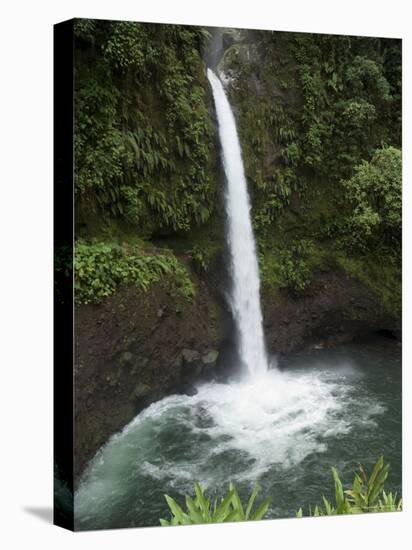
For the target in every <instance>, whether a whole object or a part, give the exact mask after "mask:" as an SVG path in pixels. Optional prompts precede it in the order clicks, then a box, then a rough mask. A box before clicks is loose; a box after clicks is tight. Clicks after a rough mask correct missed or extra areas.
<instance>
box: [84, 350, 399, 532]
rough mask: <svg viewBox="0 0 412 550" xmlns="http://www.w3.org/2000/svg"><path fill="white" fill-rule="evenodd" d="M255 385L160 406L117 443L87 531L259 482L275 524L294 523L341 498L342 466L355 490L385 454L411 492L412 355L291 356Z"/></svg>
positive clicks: (89, 486) (212, 388)
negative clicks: (335, 472)
mask: <svg viewBox="0 0 412 550" xmlns="http://www.w3.org/2000/svg"><path fill="white" fill-rule="evenodd" d="M278 366H279V369H273V370H271V371H269V372H268V373H267V374H264V375H263V376H262V377H260V378H258V379H257V380H255V381H254V382H253V383H250V382H232V383H229V384H212V383H211V384H205V385H203V386H200V387H199V388H198V390H199V391H198V393H197V395H195V396H191V397H189V396H182V395H178V396H177V395H175V396H171V397H168V398H166V399H163V400H162V401H159V402H157V403H154V404H153V405H151V406H150V407H148V408H147V409H146V410H145V411H143V412H142V413H141V414H139V415H138V416H137V417H136V418H135V419H134V420H133V421H132V422H131V423H130V424H129V425H128V426H126V428H125V429H124V430H123V431H122V432H121V433H119V434H116V435H115V436H113V437H112V438H111V439H110V440H109V442H108V443H107V444H106V446H104V447H103V448H102V449H101V450H100V451H99V452H98V454H97V455H96V457H95V458H94V460H93V461H92V462H91V464H90V465H89V468H88V469H87V471H86V472H85V474H84V476H83V479H82V481H81V483H80V486H79V489H78V491H77V493H76V496H75V510H76V513H75V516H76V525H77V528H78V529H100V528H114V527H131V526H144V525H158V524H159V518H160V517H168V509H167V506H166V503H165V501H164V496H163V495H164V493H167V494H170V495H171V496H173V497H175V498H176V499H178V500H182V497H183V495H184V494H185V493H192V491H193V483H194V482H195V481H198V482H200V483H201V484H202V485H203V486H204V487H206V488H207V489H208V492H209V493H210V494H211V495H214V494H218V495H220V494H222V493H223V492H224V491H225V490H226V488H227V484H228V482H229V481H234V482H235V483H236V485H237V487H238V489H239V492H240V494H241V496H243V497H246V496H247V495H248V494H249V493H250V491H251V488H252V487H253V484H254V483H255V482H256V481H258V482H259V483H260V485H261V486H262V493H261V496H263V495H272V505H271V508H270V510H269V517H272V518H276V517H290V516H294V515H295V512H296V510H297V509H298V508H299V507H300V506H303V508H304V509H305V508H307V506H308V505H309V504H314V503H317V502H319V498H320V497H321V494H323V493H324V494H325V495H326V496H327V495H328V494H330V487H331V486H332V483H331V475H330V467H331V466H333V465H335V466H337V468H338V469H339V471H340V472H341V474H342V478H343V480H344V482H346V483H347V482H349V481H351V478H352V472H353V470H354V469H355V468H356V467H357V465H358V463H359V462H362V463H364V464H365V465H366V466H370V465H372V463H374V462H375V460H376V459H377V458H378V457H379V456H380V455H381V454H383V455H384V457H385V459H386V461H388V462H390V463H391V466H392V469H391V473H390V477H389V483H388V489H391V490H395V491H398V493H400V492H401V350H400V347H399V346H398V345H397V344H396V343H395V342H393V341H391V340H388V339H376V340H371V341H368V342H363V343H362V344H353V345H349V346H344V347H340V348H337V349H335V350H333V351H332V350H318V351H313V352H309V353H304V354H303V353H302V354H296V355H293V356H290V357H288V358H286V359H283V360H281V361H280V362H279V365H278Z"/></svg>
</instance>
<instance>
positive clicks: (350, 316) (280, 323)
mask: <svg viewBox="0 0 412 550" xmlns="http://www.w3.org/2000/svg"><path fill="white" fill-rule="evenodd" d="M197 287H198V290H197V295H196V298H195V300H194V301H193V302H192V303H189V302H186V301H184V300H181V299H178V298H176V297H173V296H170V295H169V294H168V291H167V288H164V287H163V286H162V285H160V284H159V285H156V286H153V287H152V288H151V289H150V290H149V291H148V292H147V293H141V292H140V293H139V292H138V291H137V290H136V289H135V288H134V287H124V288H122V289H121V290H120V291H118V292H117V293H116V294H114V295H113V296H111V297H110V298H108V299H106V300H105V302H103V303H102V304H100V305H97V306H91V305H88V306H78V307H77V308H76V366H75V387H76V392H75V429H76V450H75V475H76V479H77V481H78V479H79V476H80V475H81V473H82V472H83V470H84V468H85V466H86V464H87V462H88V461H89V460H90V459H91V458H92V457H93V456H94V454H95V452H96V451H97V450H98V449H99V447H100V446H101V445H103V444H104V443H105V442H106V441H107V439H108V438H109V437H110V436H111V435H112V434H113V433H115V432H116V431H118V430H121V429H122V428H123V427H124V426H125V425H126V424H127V423H128V422H129V421H130V420H132V419H133V417H134V416H135V415H136V414H137V413H138V412H139V411H141V410H142V409H143V408H145V407H146V406H148V405H149V404H150V403H152V402H154V401H156V400H158V399H161V398H162V397H164V396H166V395H169V394H172V393H177V392H183V393H188V394H191V393H192V392H195V391H196V389H195V386H194V384H195V383H197V382H199V381H202V380H210V379H213V378H222V377H223V378H224V377H225V376H227V375H228V374H229V373H230V372H233V367H236V359H235V357H234V353H233V348H234V346H233V341H234V336H233V326H232V324H231V319H230V314H229V312H228V310H227V307H226V305H225V303H224V301H223V298H220V296H219V295H217V294H216V292H214V289H213V291H212V290H211V288H210V287H209V286H208V284H207V282H206V281H202V280H198V282H197ZM263 309H264V327H265V336H266V339H267V345H268V351H269V353H271V354H274V355H276V354H282V353H289V352H293V351H295V350H299V349H302V348H305V347H312V346H321V347H328V346H331V345H334V344H336V343H341V342H345V341H349V340H351V339H353V338H354V337H356V336H357V335H359V334H361V333H365V332H371V331H379V330H385V331H389V332H391V333H392V334H394V335H396V334H399V332H400V323H399V321H397V320H396V319H394V318H391V317H390V316H388V314H387V313H385V311H384V310H383V309H382V306H381V305H380V302H379V300H378V299H377V298H376V297H375V296H374V295H373V294H372V293H371V292H370V291H369V290H368V289H367V288H366V287H364V286H363V285H362V284H361V283H359V282H358V281H356V280H355V279H352V278H350V277H349V276H348V275H347V274H345V273H344V272H329V273H323V274H319V275H318V277H317V278H316V279H315V280H314V282H313V283H312V285H311V286H310V288H309V289H308V291H307V292H306V293H305V294H304V295H303V296H299V297H293V296H291V295H290V294H288V293H286V292H285V293H283V294H282V293H280V294H278V295H277V296H265V295H263ZM230 367H232V370H231V369H230Z"/></svg>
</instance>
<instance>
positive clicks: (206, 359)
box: [202, 349, 219, 366]
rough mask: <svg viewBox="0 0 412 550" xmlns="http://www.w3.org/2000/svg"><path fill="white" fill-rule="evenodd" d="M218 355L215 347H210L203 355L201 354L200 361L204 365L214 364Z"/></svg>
mask: <svg viewBox="0 0 412 550" xmlns="http://www.w3.org/2000/svg"><path fill="white" fill-rule="evenodd" d="M218 357H219V352H218V351H217V350H215V349H211V350H210V351H208V352H207V353H205V355H202V363H203V364H204V365H205V366H211V365H214V364H215V363H216V361H217V358H218Z"/></svg>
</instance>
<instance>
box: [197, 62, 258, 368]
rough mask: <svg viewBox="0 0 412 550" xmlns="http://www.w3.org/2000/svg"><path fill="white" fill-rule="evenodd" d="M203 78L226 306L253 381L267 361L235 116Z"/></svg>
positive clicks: (217, 88) (217, 84) (218, 88)
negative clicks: (218, 192) (215, 153)
mask: <svg viewBox="0 0 412 550" xmlns="http://www.w3.org/2000/svg"><path fill="white" fill-rule="evenodd" d="M207 76H208V79H209V82H210V84H211V86H212V92H213V98H214V102H215V107H216V114H217V119H218V126H219V138H220V142H221V146H222V153H223V167H224V171H225V175H226V181H227V187H226V193H225V203H226V211H227V216H228V232H227V233H228V235H227V238H228V244H229V250H230V260H231V273H232V290H231V296H230V302H231V303H230V305H231V308H232V311H233V315H234V318H235V323H236V327H237V331H238V337H239V355H240V357H241V360H242V361H243V363H244V364H245V365H246V367H247V370H248V373H249V375H250V376H252V377H253V378H256V377H258V376H259V375H261V374H264V373H265V372H266V371H267V368H268V361H267V356H266V349H265V340H264V335H263V327H262V310H261V306H260V281H259V266H258V261H257V257H256V245H255V239H254V236H253V229H252V221H251V218H250V200H249V195H248V191H247V184H246V177H245V172H244V167H243V161H242V153H241V148H240V143H239V138H238V135H237V129H236V122H235V117H234V115H233V112H232V109H231V107H230V103H229V101H228V99H227V97H226V94H225V91H224V88H223V85H222V83H221V81H220V79H219V78H218V77H217V76H216V75H215V74H214V72H213V71H212V70H210V69H208V70H207Z"/></svg>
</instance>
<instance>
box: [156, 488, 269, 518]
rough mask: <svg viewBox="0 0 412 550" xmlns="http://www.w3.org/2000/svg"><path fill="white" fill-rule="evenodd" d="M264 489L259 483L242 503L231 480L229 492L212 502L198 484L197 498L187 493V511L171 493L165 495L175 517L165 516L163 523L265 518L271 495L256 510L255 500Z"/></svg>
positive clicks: (196, 489) (172, 515)
mask: <svg viewBox="0 0 412 550" xmlns="http://www.w3.org/2000/svg"><path fill="white" fill-rule="evenodd" d="M259 491H260V487H259V486H258V485H256V486H255V488H254V489H253V492H252V494H251V495H250V497H249V500H248V503H247V505H246V507H244V506H243V505H242V502H241V500H240V497H239V494H238V492H237V490H236V487H235V486H234V485H233V483H230V484H229V489H228V492H227V493H226V495H225V496H224V497H223V498H221V499H220V502H219V501H218V499H215V501H214V503H213V504H212V503H211V501H210V499H208V498H206V495H205V493H204V491H203V489H202V487H201V486H200V485H199V484H198V483H196V484H195V498H192V497H190V496H188V495H186V497H185V502H186V508H187V511H186V512H184V511H183V509H182V508H181V507H180V506H179V504H178V503H177V502H176V501H175V500H174V499H173V498H171V497H169V496H168V495H165V498H166V502H167V504H168V506H169V508H170V511H171V519H170V520H166V519H161V520H160V523H161V525H164V526H166V525H190V524H196V523H223V522H229V521H248V520H251V521H253V520H258V519H262V518H263V516H264V515H265V514H266V512H267V510H268V508H269V504H270V500H271V499H270V497H268V498H266V499H265V500H263V501H262V502H261V504H260V505H259V506H258V507H257V508H256V510H255V511H254V512H252V508H253V504H254V502H255V499H256V496H257V494H258V493H259Z"/></svg>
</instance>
